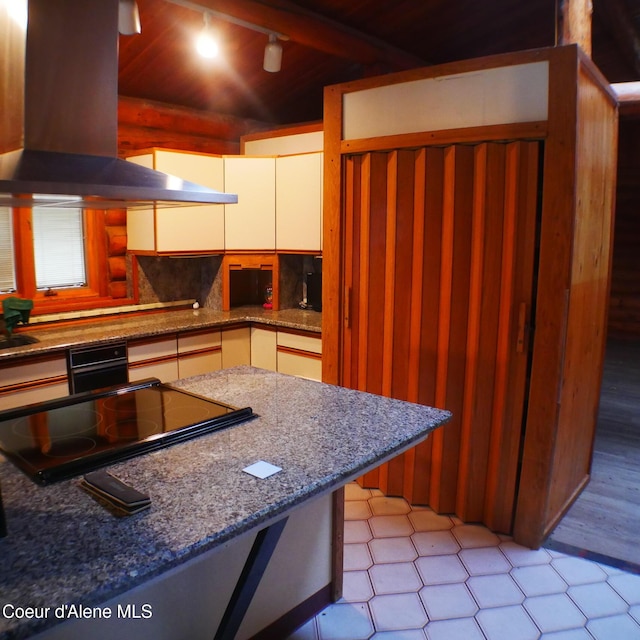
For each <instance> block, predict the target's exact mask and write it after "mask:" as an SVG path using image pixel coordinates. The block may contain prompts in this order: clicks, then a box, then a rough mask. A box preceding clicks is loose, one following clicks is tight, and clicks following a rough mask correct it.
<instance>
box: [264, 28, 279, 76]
mask: <svg viewBox="0 0 640 640" xmlns="http://www.w3.org/2000/svg"><path fill="white" fill-rule="evenodd" d="M281 67H282V45H281V44H280V43H279V42H278V37H277V36H276V34H275V33H270V34H269V42H267V45H266V47H265V48H264V62H263V63H262V68H263V69H264V70H265V71H270V72H271V73H275V72H277V71H280V69H281Z"/></svg>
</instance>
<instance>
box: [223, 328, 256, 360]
mask: <svg viewBox="0 0 640 640" xmlns="http://www.w3.org/2000/svg"><path fill="white" fill-rule="evenodd" d="M221 337H222V368H223V369H228V368H229V367H238V366H240V365H243V364H246V365H249V364H251V328H250V327H237V328H235V329H223V330H222V336H221Z"/></svg>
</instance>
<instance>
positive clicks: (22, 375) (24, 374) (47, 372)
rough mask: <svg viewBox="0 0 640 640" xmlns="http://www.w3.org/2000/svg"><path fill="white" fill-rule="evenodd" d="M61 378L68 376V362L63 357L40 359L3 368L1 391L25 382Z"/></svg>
mask: <svg viewBox="0 0 640 640" xmlns="http://www.w3.org/2000/svg"><path fill="white" fill-rule="evenodd" d="M60 376H64V377H65V378H66V376H67V360H66V358H65V356H63V355H61V356H58V357H56V358H42V359H40V358H39V359H37V360H32V361H30V362H22V363H19V364H13V365H7V366H3V367H2V378H1V380H0V390H1V389H2V387H12V386H14V385H18V384H24V383H25V382H34V381H36V380H46V379H48V378H59V377H60Z"/></svg>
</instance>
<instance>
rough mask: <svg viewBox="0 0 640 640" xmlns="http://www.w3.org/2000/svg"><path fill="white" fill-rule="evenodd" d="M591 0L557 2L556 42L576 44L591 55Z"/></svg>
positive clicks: (562, 0) (561, 0)
mask: <svg viewBox="0 0 640 640" xmlns="http://www.w3.org/2000/svg"><path fill="white" fill-rule="evenodd" d="M592 13H593V5H592V2H591V0H560V1H559V2H558V15H557V20H558V25H557V34H558V37H557V39H558V42H557V44H559V45H562V44H574V43H575V44H577V45H579V46H580V48H581V49H582V50H583V51H584V52H585V53H586V54H587V55H588V56H589V57H591V15H592Z"/></svg>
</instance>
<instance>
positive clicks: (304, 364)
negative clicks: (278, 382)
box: [251, 327, 322, 381]
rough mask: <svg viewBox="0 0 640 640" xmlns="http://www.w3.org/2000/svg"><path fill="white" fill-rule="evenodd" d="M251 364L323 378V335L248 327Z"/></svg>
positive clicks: (300, 375) (305, 376)
mask: <svg viewBox="0 0 640 640" xmlns="http://www.w3.org/2000/svg"><path fill="white" fill-rule="evenodd" d="M251 365H252V366H254V367H260V368H261V369H268V370H270V371H278V372H279V373H288V374H289V375H292V376H299V377H301V378H309V379H310V380H318V381H321V380H322V338H321V337H320V336H319V335H318V334H312V333H306V332H300V331H287V330H285V329H275V328H274V329H271V328H263V327H251Z"/></svg>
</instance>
